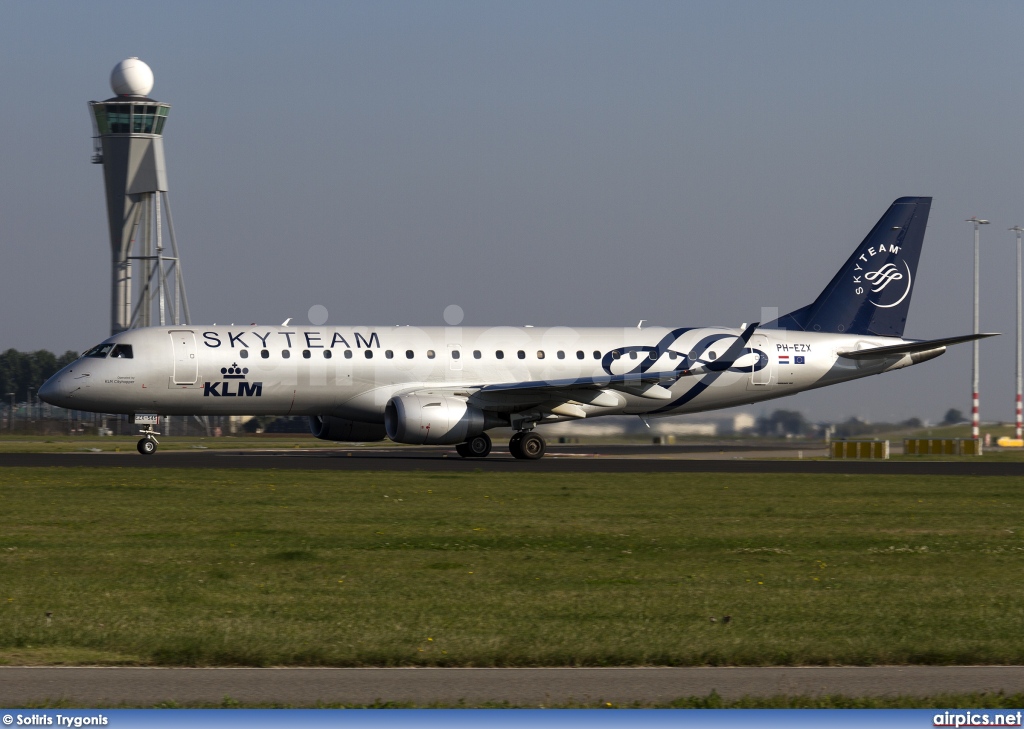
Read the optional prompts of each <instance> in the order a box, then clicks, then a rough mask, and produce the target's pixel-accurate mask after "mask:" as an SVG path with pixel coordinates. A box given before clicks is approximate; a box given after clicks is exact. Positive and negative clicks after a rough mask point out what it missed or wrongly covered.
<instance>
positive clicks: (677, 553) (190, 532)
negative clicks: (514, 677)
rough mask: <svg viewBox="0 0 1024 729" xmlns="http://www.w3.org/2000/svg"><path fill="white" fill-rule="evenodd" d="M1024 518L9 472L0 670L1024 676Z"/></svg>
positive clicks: (944, 509)
mask: <svg viewBox="0 0 1024 729" xmlns="http://www.w3.org/2000/svg"><path fill="white" fill-rule="evenodd" d="M1022 507H1024V489H1022V488H1021V483H1020V482H1019V479H1012V478H980V477H969V478H954V477H927V478H925V477H920V478H916V477H906V476H900V477H855V476H799V475H744V474H735V475H714V474H614V475H601V474H515V473H511V474H482V473H467V474H455V473H443V474H428V473H421V474H420V473H417V474H405V473H389V472H379V473H351V472H322V471H320V472H315V473H314V472H300V471H283V472H275V471H271V470H266V471H243V470H222V471H218V470H196V471H189V470H181V469H167V470H152V471H150V470H144V471H141V470H136V469H62V468H52V469H0V514H2V518H0V661H2V662H7V663H12V664H30V663H37V664H82V663H98V664H111V665H119V664H163V665H254V666H262V665H333V666H368V665H380V666H400V665H403V666H404V665H424V666H470V665H473V666H559V665H575V666H612V665H775V664H780V665H797V664H822V665H830V664H875V663H885V664H899V663H931V664H956V663H987V664H1019V663H1024V637H1022V635H1024V634H1022V631H1021V627H1022V625H1024V599H1022V598H1024V579H1022V575H1024V539H1022V533H1024V532H1022V527H1024V524H1022V523H1021V522H1022V521H1024V509H1022ZM47 612H51V613H52V616H51V617H50V618H49V619H48V618H47V617H46V613H47ZM724 615H730V616H731V618H732V620H731V621H730V622H729V623H728V624H723V622H722V620H721V618H722V617H723V616H724ZM710 616H715V617H716V618H717V622H715V623H714V624H712V623H711V622H710V620H709V617H710Z"/></svg>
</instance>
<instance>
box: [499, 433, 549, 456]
mask: <svg viewBox="0 0 1024 729" xmlns="http://www.w3.org/2000/svg"><path fill="white" fill-rule="evenodd" d="M546 449H547V443H545V442H544V439H543V438H541V437H540V436H539V435H537V434H536V433H533V432H525V433H516V434H515V435H513V436H512V439H511V440H509V442H508V450H509V453H511V454H512V456H513V457H514V458H519V459H521V460H524V461H538V460H540V459H541V458H543V457H544V451H545V450H546Z"/></svg>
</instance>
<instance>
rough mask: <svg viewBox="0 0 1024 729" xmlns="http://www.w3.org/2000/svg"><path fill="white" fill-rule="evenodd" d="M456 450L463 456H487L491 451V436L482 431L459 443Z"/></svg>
mask: <svg viewBox="0 0 1024 729" xmlns="http://www.w3.org/2000/svg"><path fill="white" fill-rule="evenodd" d="M455 450H456V451H457V452H458V454H459V455H460V456H462V457H463V458H486V457H487V456H488V455H489V454H490V452H491V437H490V436H489V435H487V433H481V434H480V435H478V436H476V437H475V438H470V439H469V440H467V441H466V442H465V443H459V444H458V445H457V446H455Z"/></svg>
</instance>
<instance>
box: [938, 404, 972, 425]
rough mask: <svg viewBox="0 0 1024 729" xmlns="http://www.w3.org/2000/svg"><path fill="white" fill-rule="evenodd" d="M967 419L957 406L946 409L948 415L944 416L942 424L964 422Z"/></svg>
mask: <svg viewBox="0 0 1024 729" xmlns="http://www.w3.org/2000/svg"><path fill="white" fill-rule="evenodd" d="M966 420H967V418H965V417H964V414H963V413H962V412H960V411H959V410H957V409H956V408H950V409H949V410H947V411H946V415H945V416H944V417H943V418H942V422H941V423H940V425H956V424H957V423H963V422H965V421H966Z"/></svg>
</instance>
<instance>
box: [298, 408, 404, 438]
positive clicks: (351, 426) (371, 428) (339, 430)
mask: <svg viewBox="0 0 1024 729" xmlns="http://www.w3.org/2000/svg"><path fill="white" fill-rule="evenodd" d="M309 430H310V432H311V433H312V434H313V435H314V436H316V437H317V438H319V439H320V440H336V441H344V442H348V443H369V442H372V441H377V440H384V438H385V437H386V436H387V433H386V432H385V431H384V426H383V425H381V424H380V423H359V422H356V421H355V420H346V419H345V418H336V417H334V416H333V415H312V416H310V418H309Z"/></svg>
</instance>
